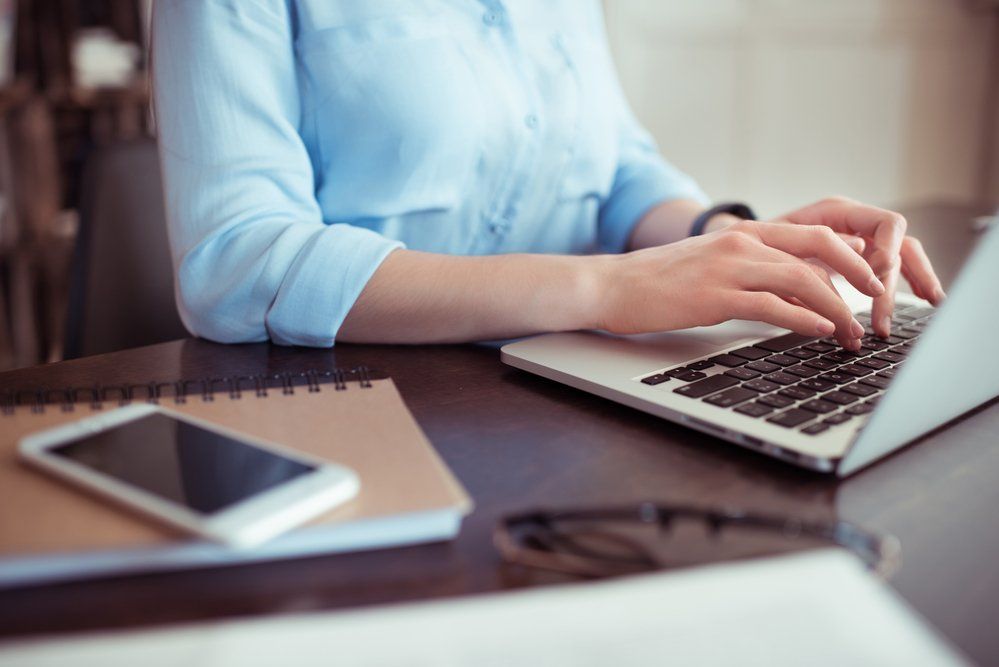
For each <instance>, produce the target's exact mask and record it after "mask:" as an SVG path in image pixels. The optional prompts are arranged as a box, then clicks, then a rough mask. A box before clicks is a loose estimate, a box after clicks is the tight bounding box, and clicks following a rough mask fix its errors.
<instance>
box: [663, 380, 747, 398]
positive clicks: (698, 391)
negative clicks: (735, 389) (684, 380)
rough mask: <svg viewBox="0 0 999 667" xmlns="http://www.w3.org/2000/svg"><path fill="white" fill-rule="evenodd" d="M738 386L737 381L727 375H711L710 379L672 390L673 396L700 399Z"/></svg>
mask: <svg viewBox="0 0 999 667" xmlns="http://www.w3.org/2000/svg"><path fill="white" fill-rule="evenodd" d="M736 384H739V381H738V380H737V379H735V378H734V377H731V376H729V375H712V376H711V377H707V378H704V379H703V380H698V381H697V382H691V383H690V384H685V385H684V386H682V387H677V388H676V389H674V390H673V393H675V394H683V395H684V396H689V397H690V398H701V397H702V396H707V395H708V394H713V393H715V392H716V391H721V390H722V389H728V388H729V387H731V386H732V385H736Z"/></svg>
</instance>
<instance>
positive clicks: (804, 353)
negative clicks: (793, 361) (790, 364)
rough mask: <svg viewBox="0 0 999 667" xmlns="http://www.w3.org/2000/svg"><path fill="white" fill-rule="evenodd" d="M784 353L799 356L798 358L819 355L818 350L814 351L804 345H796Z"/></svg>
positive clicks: (809, 357) (810, 357)
mask: <svg viewBox="0 0 999 667" xmlns="http://www.w3.org/2000/svg"><path fill="white" fill-rule="evenodd" d="M784 354H786V355H787V356H789V357H797V358H798V359H814V358H815V357H817V356H819V353H818V352H813V351H811V350H809V349H806V348H804V347H796V348H794V349H793V350H788V351H787V352H785V353H784Z"/></svg>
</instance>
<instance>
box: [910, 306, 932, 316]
mask: <svg viewBox="0 0 999 667" xmlns="http://www.w3.org/2000/svg"><path fill="white" fill-rule="evenodd" d="M935 312H937V309H936V308H930V307H929V306H917V307H915V308H909V309H908V310H906V311H905V314H906V315H908V316H910V317H915V318H919V317H929V316H930V315H932V314H933V313H935Z"/></svg>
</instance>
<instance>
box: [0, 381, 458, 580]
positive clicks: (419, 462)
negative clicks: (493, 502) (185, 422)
mask: <svg viewBox="0 0 999 667" xmlns="http://www.w3.org/2000/svg"><path fill="white" fill-rule="evenodd" d="M151 397H152V398H153V399H154V400H155V401H157V402H159V403H161V404H162V405H163V406H164V407H168V408H170V409H172V410H176V411H179V412H184V413H187V414H190V415H193V416H195V417H200V418H202V419H205V420H208V421H212V422H215V423H217V424H220V425H223V426H227V427H229V428H232V429H235V430H238V431H243V432H245V433H248V434H252V435H254V436H256V437H258V438H263V439H266V440H271V441H274V442H277V443H281V444H284V445H287V446H290V447H294V448H297V449H300V450H301V451H303V452H306V453H308V454H312V455H315V456H319V457H321V458H325V459H328V460H330V461H335V462H338V463H342V464H344V465H347V466H349V467H351V468H353V469H354V470H355V471H356V472H357V474H358V475H359V476H360V478H361V491H360V493H359V494H358V496H357V497H356V498H355V499H354V500H352V501H350V502H349V503H348V504H346V505H342V506H340V507H338V508H336V509H335V510H333V511H331V512H329V513H327V514H326V515H324V516H322V517H320V518H319V519H317V520H315V521H313V522H312V523H310V524H308V525H306V526H304V527H302V528H299V529H297V530H295V531H292V532H290V533H287V534H285V535H282V536H281V537H278V538H276V539H274V540H272V541H270V542H268V543H266V544H265V545H262V546H261V547H257V548H255V549H253V550H249V551H234V550H231V549H228V548H226V547H222V546H218V545H215V544H211V543H208V542H205V541H201V540H199V539H198V538H192V537H189V536H187V535H183V534H181V533H179V532H176V531H174V530H173V529H172V528H169V527H165V526H161V525H159V524H157V523H156V522H155V521H154V520H151V519H148V518H145V517H143V516H141V515H138V514H133V513H132V512H130V511H129V510H128V509H124V508H121V507H119V506H117V505H115V504H112V503H110V502H108V501H107V500H104V499H101V498H99V497H98V496H95V495H91V494H89V493H88V492H86V491H82V490H78V489H76V488H74V487H72V486H70V485H69V484H67V483H65V482H62V481H60V480H58V479H55V478H53V477H49V476H48V475H46V474H45V473H42V472H39V471H37V470H35V469H33V468H29V467H28V466H26V465H25V464H24V463H23V462H21V461H20V460H19V459H18V457H17V442H18V441H19V440H20V438H21V437H23V436H24V435H26V434H28V433H30V432H32V431H37V430H41V429H44V428H47V427H50V426H54V425H57V424H61V423H65V422H68V421H71V420H74V419H79V418H80V417H83V416H87V415H90V414H92V412H93V411H94V410H109V409H112V408H114V407H116V406H117V405H118V404H119V403H121V402H122V401H125V400H133V401H142V400H149V399H150V398H151ZM0 498H2V501H0V587H10V586H19V585H25V584H29V583H39V582H43V581H54V580H64V579H73V578H81V577H87V576H98V575H100V576H104V575H109V574H115V573H124V572H136V571H150V570H159V569H179V568H189V567H198V566H206V565H211V566H215V565H220V564H234V563H245V562H253V561H263V560H273V559H279V558H292V557H297V556H309V555H316V554H322V553H332V552H337V551H349V550H358V549H364V548H375V547H385V546H396V545H403V544H413V543H418V542H429V541H435V540H443V539H448V538H450V537H453V536H454V535H455V534H456V533H457V532H458V529H459V528H460V525H461V520H462V517H463V516H464V515H466V514H467V513H468V512H469V511H470V509H471V502H470V500H469V498H468V495H467V494H466V493H465V491H464V489H463V488H462V487H461V485H460V483H459V482H458V481H457V480H456V479H455V478H454V476H453V475H452V474H451V472H450V471H449V470H448V468H447V467H446V465H445V464H444V462H443V461H442V460H441V459H440V457H439V456H438V455H437V452H436V451H435V450H434V449H433V447H432V446H431V445H430V443H429V442H428V441H427V439H426V437H425V436H424V435H423V433H422V431H421V430H420V428H419V426H418V425H417V424H416V422H415V421H414V420H413V417H412V415H410V413H409V411H408V410H407V409H406V406H405V404H404V403H403V401H402V398H401V397H400V396H399V393H398V391H397V390H396V388H395V385H394V384H393V383H392V380H391V379H388V378H376V377H374V375H373V374H371V373H370V372H369V371H367V369H363V368H361V369H354V370H350V371H323V372H311V371H310V372H307V373H296V374H278V375H271V376H250V377H243V378H236V379H218V380H198V381H194V380H182V381H176V382H162V383H155V382H154V383H150V384H146V385H130V386H117V387H104V388H101V389H89V388H87V389H81V388H76V389H73V388H70V389H65V390H58V391H17V390H11V391H7V392H0Z"/></svg>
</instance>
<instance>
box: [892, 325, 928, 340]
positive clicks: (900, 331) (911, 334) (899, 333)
mask: <svg viewBox="0 0 999 667" xmlns="http://www.w3.org/2000/svg"><path fill="white" fill-rule="evenodd" d="M920 333H922V332H920V331H918V330H917V329H910V328H908V327H899V328H896V329H892V330H891V335H892V336H895V337H896V338H905V339H906V340H908V339H910V338H915V337H916V336H918V335H919V334H920Z"/></svg>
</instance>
